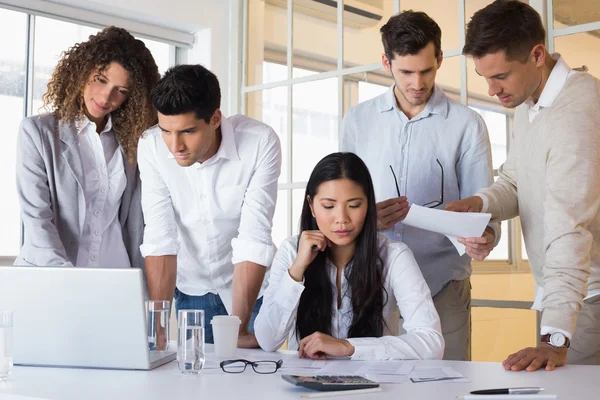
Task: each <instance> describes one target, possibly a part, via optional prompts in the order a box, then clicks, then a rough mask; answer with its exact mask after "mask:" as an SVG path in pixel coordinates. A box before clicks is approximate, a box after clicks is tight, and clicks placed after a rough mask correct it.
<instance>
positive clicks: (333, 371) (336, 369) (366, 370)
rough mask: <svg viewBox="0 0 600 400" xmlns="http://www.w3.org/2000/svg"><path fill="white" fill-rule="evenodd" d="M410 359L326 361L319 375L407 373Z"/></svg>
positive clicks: (411, 363) (409, 370)
mask: <svg viewBox="0 0 600 400" xmlns="http://www.w3.org/2000/svg"><path fill="white" fill-rule="evenodd" d="M413 365H414V362H411V361H349V360H335V361H331V360H329V361H327V364H326V365H325V366H324V367H323V368H321V369H320V370H319V374H320V375H367V374H372V375H408V374H409V373H410V372H411V371H412V369H413Z"/></svg>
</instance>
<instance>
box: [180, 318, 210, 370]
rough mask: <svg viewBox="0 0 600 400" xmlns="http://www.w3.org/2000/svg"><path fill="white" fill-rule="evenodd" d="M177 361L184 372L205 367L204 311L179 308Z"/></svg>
mask: <svg viewBox="0 0 600 400" xmlns="http://www.w3.org/2000/svg"><path fill="white" fill-rule="evenodd" d="M177 325H178V333H177V363H178V364H179V370H180V371H181V372H182V373H184V374H197V373H198V372H200V371H201V370H202V367H204V311H202V310H179V313H178V315H177Z"/></svg>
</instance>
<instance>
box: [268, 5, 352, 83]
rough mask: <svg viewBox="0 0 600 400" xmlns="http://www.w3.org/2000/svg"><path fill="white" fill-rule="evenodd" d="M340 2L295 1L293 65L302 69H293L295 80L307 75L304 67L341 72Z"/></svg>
mask: <svg viewBox="0 0 600 400" xmlns="http://www.w3.org/2000/svg"><path fill="white" fill-rule="evenodd" d="M269 1H271V0H269ZM334 1H335V4H334ZM340 1H341V0H340ZM337 2H338V0H333V1H328V2H319V1H306V0H294V1H293V6H294V9H293V30H292V32H293V33H292V35H293V37H292V39H293V49H292V63H293V66H294V67H298V69H296V68H294V70H293V74H292V75H293V77H294V78H298V77H300V76H304V74H303V72H302V71H301V70H300V68H309V69H311V70H314V71H318V72H324V71H331V70H334V69H337V56H338V55H337V54H338V40H337V38H338V35H337ZM285 25H287V20H286V24H285ZM284 38H286V36H284ZM284 40H286V39H284Z"/></svg>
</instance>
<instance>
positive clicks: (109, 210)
mask: <svg viewBox="0 0 600 400" xmlns="http://www.w3.org/2000/svg"><path fill="white" fill-rule="evenodd" d="M77 146H78V147H79V154H80V155H81V165H82V167H83V175H84V188H83V192H84V196H83V197H84V199H85V204H80V205H79V216H80V218H79V220H80V221H81V225H80V232H81V236H80V238H79V250H78V252H77V266H78V267H84V266H87V267H105V268H110V267H120V268H129V267H131V264H130V261H129V256H128V255H127V249H126V248H125V244H124V242H123V236H122V233H121V224H120V222H119V208H120V206H121V197H122V196H123V192H124V191H125V186H126V185H127V177H126V175H125V165H124V163H123V154H122V153H121V150H120V146H119V143H118V141H117V139H116V137H115V135H114V132H113V131H112V120H111V118H110V115H109V116H108V121H107V123H106V126H105V127H104V129H103V130H102V132H100V133H99V134H98V133H97V132H96V124H95V123H93V122H91V121H90V120H89V119H87V118H85V117H84V119H83V121H81V122H80V123H79V124H78V126H77Z"/></svg>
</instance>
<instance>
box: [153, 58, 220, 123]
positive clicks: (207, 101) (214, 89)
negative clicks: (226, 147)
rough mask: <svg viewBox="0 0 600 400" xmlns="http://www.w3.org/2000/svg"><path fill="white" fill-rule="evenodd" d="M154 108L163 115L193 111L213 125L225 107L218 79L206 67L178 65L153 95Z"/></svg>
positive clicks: (165, 76)
mask: <svg viewBox="0 0 600 400" xmlns="http://www.w3.org/2000/svg"><path fill="white" fill-rule="evenodd" d="M150 96H151V99H152V105H153V106H154V107H155V108H156V110H157V111H158V112H159V113H161V114H163V115H180V114H186V113H189V112H191V111H194V112H195V113H196V118H197V119H202V120H204V122H206V123H209V122H210V118H211V117H212V115H213V114H214V112H215V110H216V109H218V108H219V107H221V88H220V87H219V80H218V79H217V77H216V75H215V74H213V73H212V72H210V71H209V70H208V69H206V68H204V67H203V66H202V65H178V66H176V67H173V68H171V69H169V70H168V71H167V72H165V75H164V76H163V77H162V79H161V80H160V81H159V82H158V84H157V85H156V87H155V88H154V89H153V90H152V93H151V95H150Z"/></svg>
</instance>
